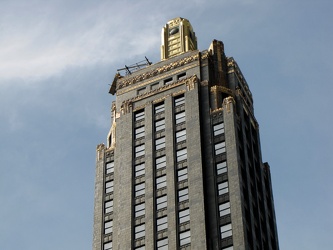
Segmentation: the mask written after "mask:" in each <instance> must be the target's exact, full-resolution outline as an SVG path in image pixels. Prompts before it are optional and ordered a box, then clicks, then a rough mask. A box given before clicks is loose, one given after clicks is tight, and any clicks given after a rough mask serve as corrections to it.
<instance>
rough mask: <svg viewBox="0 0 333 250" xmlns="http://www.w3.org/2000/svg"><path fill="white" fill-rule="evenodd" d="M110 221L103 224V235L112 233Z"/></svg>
mask: <svg viewBox="0 0 333 250" xmlns="http://www.w3.org/2000/svg"><path fill="white" fill-rule="evenodd" d="M112 222H113V221H112V220H111V221H107V222H105V223H104V234H109V233H112Z"/></svg>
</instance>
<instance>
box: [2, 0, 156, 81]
mask: <svg viewBox="0 0 333 250" xmlns="http://www.w3.org/2000/svg"><path fill="white" fill-rule="evenodd" d="M7 7H8V6H7ZM76 7H77V6H76ZM120 7H121V6H118V5H117V4H113V5H112V4H97V5H92V6H84V8H82V7H81V8H79V6H78V8H79V9H77V10H76V11H75V12H71V9H69V10H66V11H64V10H62V12H60V11H57V8H59V6H55V5H47V6H44V8H43V10H44V12H40V11H38V12H37V11H35V10H34V9H33V8H34V6H26V9H23V8H18V9H17V10H16V15H13V14H6V15H5V16H3V17H2V25H1V33H2V35H1V40H0V46H1V48H2V49H1V50H0V65H1V68H0V75H1V78H2V79H10V78H44V77H48V76H50V75H54V74H58V73H60V72H61V71H62V70H64V69H66V68H67V67H71V66H85V65H89V64H95V63H99V62H112V61H113V60H116V58H118V57H119V56H120V55H121V54H123V53H127V54H128V55H132V56H133V55H135V54H137V53H142V52H143V51H145V50H148V49H149V48H150V47H151V46H153V45H155V44H158V43H159V39H160V37H159V34H158V33H156V32H154V30H153V29H152V27H151V25H138V24H137V22H136V21H134V20H131V19H130V18H129V17H130V16H131V15H135V14H136V13H135V12H136V11H137V9H136V6H135V5H132V7H131V6H129V8H128V9H127V13H126V15H123V13H122V14H120V13H119V12H118V11H117V10H118V8H120ZM105 9H110V12H105ZM9 13H10V12H9ZM55 13H57V14H55ZM59 13H60V14H59ZM124 24H126V25H124ZM120 26H121V27H122V28H121V29H120V28H119V27H120Z"/></svg>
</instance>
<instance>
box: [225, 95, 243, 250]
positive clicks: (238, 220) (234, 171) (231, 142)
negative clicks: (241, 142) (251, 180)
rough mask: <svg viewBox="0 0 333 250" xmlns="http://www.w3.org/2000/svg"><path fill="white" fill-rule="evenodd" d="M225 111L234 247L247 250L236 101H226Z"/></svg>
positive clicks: (229, 98)
mask: <svg viewBox="0 0 333 250" xmlns="http://www.w3.org/2000/svg"><path fill="white" fill-rule="evenodd" d="M223 110H224V112H223V115H224V117H223V118H224V129H225V144H226V153H227V166H228V182H229V197H230V210H231V225H232V238H233V247H234V249H237V250H245V249H246V248H245V236H244V234H245V230H244V222H243V211H242V195H241V176H240V173H241V168H240V165H239V162H240V161H239V159H238V149H237V137H236V131H237V125H236V110H235V103H234V99H233V98H232V97H228V98H226V99H224V102H223Z"/></svg>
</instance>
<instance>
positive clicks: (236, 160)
mask: <svg viewBox="0 0 333 250" xmlns="http://www.w3.org/2000/svg"><path fill="white" fill-rule="evenodd" d="M162 34H163V36H162V47H161V57H162V58H161V59H162V60H161V61H160V62H158V63H155V64H152V65H148V66H147V67H145V68H142V69H139V70H137V71H135V72H129V73H130V74H127V75H124V76H122V75H121V74H119V73H117V74H116V76H115V78H114V81H113V83H112V86H111V88H110V93H111V94H112V95H115V97H116V99H115V101H114V102H113V103H112V121H113V122H112V126H111V129H110V132H109V134H108V138H107V145H106V146H105V145H104V144H100V145H98V146H97V159H96V161H97V162H96V182H95V213H94V237H93V250H111V249H117V250H127V249H146V250H153V249H158V250H161V249H164V250H165V249H169V250H176V249H198V250H203V249H211V250H213V249H214V250H216V249H228V250H230V249H234V250H243V249H244V250H245V249H251V250H253V249H263V250H270V249H279V246H278V238H277V229H276V222H275V213H274V203H273V195H272V187H271V178H270V168H269V165H268V163H263V162H262V158H261V149H260V140H259V126H258V123H257V120H256V119H255V116H254V110H253V99H252V95H251V92H250V90H249V86H248V84H247V83H246V80H245V78H244V76H243V75H242V73H241V71H240V69H239V67H238V65H237V63H236V62H235V60H234V59H233V58H232V57H226V56H225V54H224V45H223V43H222V42H220V41H216V40H214V41H213V42H212V44H211V45H210V47H209V49H208V50H204V51H198V50H197V45H196V37H195V34H194V32H193V29H192V26H191V25H190V23H189V22H188V20H186V19H183V18H175V19H173V20H171V21H169V22H168V23H167V24H166V26H165V27H164V28H163V31H162Z"/></svg>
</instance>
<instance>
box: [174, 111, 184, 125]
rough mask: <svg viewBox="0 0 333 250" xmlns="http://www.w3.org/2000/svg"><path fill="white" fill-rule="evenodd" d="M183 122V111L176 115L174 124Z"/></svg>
mask: <svg viewBox="0 0 333 250" xmlns="http://www.w3.org/2000/svg"><path fill="white" fill-rule="evenodd" d="M182 122H185V111H183V112H180V113H178V114H176V124H179V123H182Z"/></svg>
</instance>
